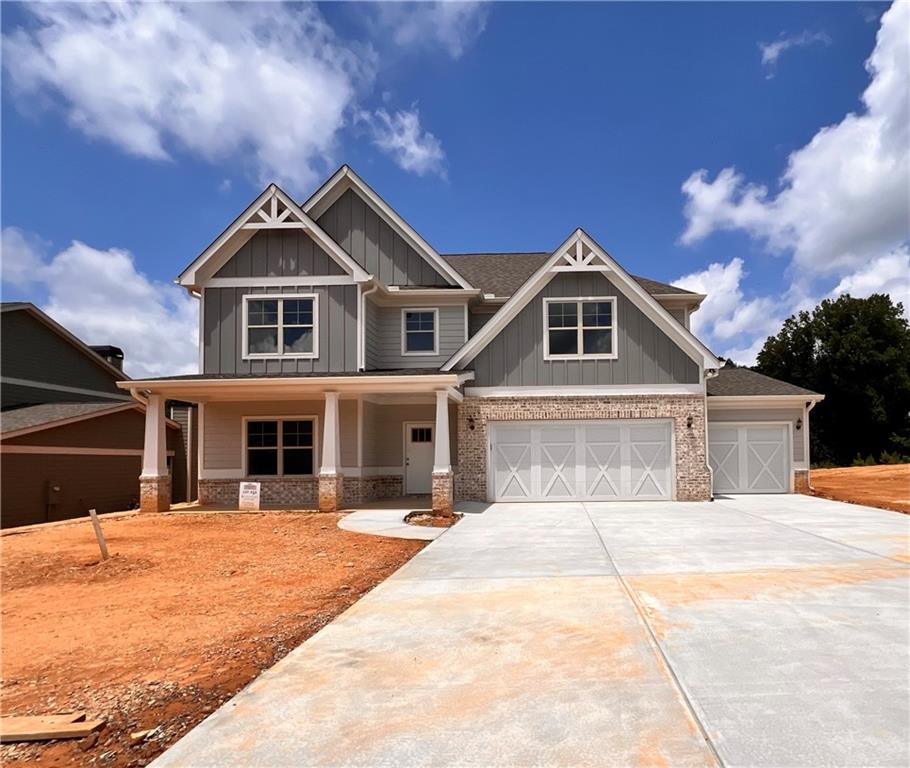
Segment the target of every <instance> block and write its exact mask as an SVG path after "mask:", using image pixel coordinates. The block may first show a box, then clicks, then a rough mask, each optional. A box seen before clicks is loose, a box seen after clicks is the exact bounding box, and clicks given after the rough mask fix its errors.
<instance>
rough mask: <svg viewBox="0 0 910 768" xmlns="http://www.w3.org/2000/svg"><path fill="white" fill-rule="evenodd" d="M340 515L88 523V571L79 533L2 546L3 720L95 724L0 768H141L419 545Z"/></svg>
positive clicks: (28, 536) (7, 759) (72, 529)
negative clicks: (358, 529) (58, 718)
mask: <svg viewBox="0 0 910 768" xmlns="http://www.w3.org/2000/svg"><path fill="white" fill-rule="evenodd" d="M339 517H340V515H335V514H310V513H294V512H268V513H256V514H218V513H214V514H190V513H171V514H162V515H148V516H146V515H133V516H127V517H121V518H108V519H104V518H102V526H103V527H104V532H105V535H106V537H107V541H108V546H109V548H110V551H111V554H112V558H111V559H110V560H108V561H106V562H103V563H102V562H99V561H100V555H99V551H98V545H97V543H96V541H95V537H94V534H93V532H92V526H91V524H90V523H89V522H88V521H85V522H84V523H83V522H79V523H74V524H67V525H63V526H59V527H50V528H45V529H43V530H33V531H30V532H27V533H21V534H13V535H6V536H4V537H3V538H2V543H0V546H2V621H3V623H2V675H3V690H2V694H0V704H2V711H3V715H4V716H8V715H32V714H50V713H56V712H66V711H72V710H80V711H85V712H86V713H87V714H88V716H89V717H90V718H92V717H102V718H104V719H106V721H107V725H106V727H105V728H104V729H103V730H102V731H101V732H100V733H99V734H98V738H97V739H93V738H91V737H90V738H89V739H87V740H84V741H83V742H77V741H59V742H49V743H43V744H36V743H33V744H12V745H3V746H2V747H0V761H2V762H3V763H4V764H5V765H11V766H13V765H25V764H26V763H27V764H29V765H42V766H65V765H85V764H97V765H103V766H141V765H145V764H147V763H149V762H150V761H151V760H152V759H153V758H154V757H155V756H156V755H158V754H159V753H161V752H162V751H163V750H164V749H165V748H166V747H168V746H169V745H170V744H172V743H173V742H174V741H176V740H177V739H178V738H179V737H181V736H182V735H183V734H184V733H185V732H186V731H188V730H189V729H190V728H192V727H193V726H194V725H196V724H197V723H198V722H200V721H201V720H202V719H203V718H205V717H206V716H207V715H208V714H209V713H210V712H211V711H212V710H214V709H215V708H216V707H217V706H218V705H219V704H220V703H221V702H223V701H225V700H226V699H228V698H229V697H230V696H232V695H233V694H234V693H235V692H236V691H238V690H239V689H240V688H242V687H243V686H244V685H246V684H247V683H248V682H249V681H250V680H252V679H253V678H254V677H255V676H256V675H258V674H259V672H261V671H262V670H264V669H266V668H268V667H270V666H271V665H272V664H274V663H275V662H276V661H277V660H278V659H280V658H281V657H282V656H284V655H285V654H286V653H287V652H288V651H290V650H291V649H293V648H294V647H296V646H297V645H299V644H300V643H301V642H302V641H303V640H305V639H306V638H307V637H309V636H310V635H312V634H313V633H315V632H316V631H318V630H319V629H320V628H321V627H323V626H324V625H325V624H327V623H328V622H329V621H331V620H332V619H333V618H334V617H335V616H337V615H338V614H339V613H341V612H342V611H344V610H345V609H346V608H348V607H349V606H350V605H351V604H353V603H354V602H356V601H357V599H358V598H359V597H360V596H361V595H362V594H364V593H365V592H367V591H369V590H370V589H372V588H373V587H374V586H375V585H376V584H378V583H379V582H381V581H382V580H384V579H385V578H386V577H387V576H388V575H389V574H391V573H392V572H393V571H395V570H396V569H397V568H398V567H399V566H401V565H402V564H403V563H404V562H406V561H407V560H408V559H410V558H411V557H412V556H413V555H414V554H416V553H417V552H418V551H419V550H420V549H421V548H422V547H423V546H424V545H425V542H418V541H405V540H401V539H385V538H380V537H376V536H363V535H360V534H355V533H349V532H346V531H342V530H340V529H339V528H338V527H337V525H336V523H337V521H338V519H339ZM141 731H152V733H150V734H148V735H146V737H145V738H142V739H139V738H137V739H134V740H131V738H130V734H134V733H137V732H141ZM131 741H134V742H135V743H131Z"/></svg>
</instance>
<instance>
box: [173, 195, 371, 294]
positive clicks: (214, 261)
mask: <svg viewBox="0 0 910 768" xmlns="http://www.w3.org/2000/svg"><path fill="white" fill-rule="evenodd" d="M264 229H302V230H304V231H305V232H306V233H307V234H308V235H310V237H312V238H313V240H314V241H315V242H316V243H318V244H319V245H320V246H321V247H322V249H323V250H324V251H325V252H326V253H328V254H329V256H330V257H331V258H332V259H334V260H335V261H336V262H338V264H339V265H340V266H341V267H342V269H344V271H345V272H347V273H348V274H349V275H351V277H353V278H354V280H355V281H357V282H367V281H368V280H370V279H371V277H372V276H371V275H368V274H367V273H366V271H365V270H364V269H363V267H361V266H360V265H359V264H358V263H357V262H356V261H355V260H354V259H352V258H351V257H350V256H349V255H348V254H347V252H345V250H344V249H343V248H342V247H341V246H340V245H338V243H336V242H335V241H334V240H333V239H332V238H331V237H329V236H328V234H326V232H325V231H324V230H323V229H322V228H321V227H320V226H319V225H318V224H317V223H316V222H315V221H314V220H313V219H312V218H310V216H309V215H308V214H307V213H305V212H304V211H303V210H302V209H301V208H300V206H299V205H297V203H296V202H294V200H293V199H291V197H290V196H289V195H288V194H287V193H286V192H285V191H284V190H283V189H281V187H279V186H278V185H277V184H269V186H267V187H266V188H265V189H264V190H263V191H262V193H261V194H260V195H259V196H258V197H257V198H256V199H255V200H253V202H252V203H250V204H249V205H248V206H247V207H246V209H245V210H244V211H243V213H241V214H240V215H239V216H238V217H237V218H236V219H234V221H232V222H231V223H230V225H228V227H227V229H225V230H224V231H223V232H222V233H221V234H220V235H218V237H216V238H215V239H214V240H213V241H212V242H211V243H210V244H209V246H208V247H207V248H206V249H205V250H204V251H203V252H202V253H200V254H199V255H198V256H197V257H196V258H195V259H194V260H193V261H192V262H191V263H190V264H189V266H187V267H186V269H184V270H183V271H182V272H181V273H180V274H179V275H178V276H177V282H178V283H179V284H180V285H183V286H186V287H187V288H194V287H197V286H198V285H199V284H200V282H204V280H205V279H207V278H208V277H211V276H212V275H213V274H214V273H215V272H217V271H218V270H219V269H220V268H221V267H222V266H223V265H224V264H225V263H226V262H227V261H228V259H230V258H231V256H233V255H234V254H235V253H237V251H238V250H240V248H241V247H242V246H243V245H244V244H245V243H246V242H247V241H248V240H249V239H250V238H251V237H252V236H253V235H254V234H255V233H256V232H258V231H261V230H264Z"/></svg>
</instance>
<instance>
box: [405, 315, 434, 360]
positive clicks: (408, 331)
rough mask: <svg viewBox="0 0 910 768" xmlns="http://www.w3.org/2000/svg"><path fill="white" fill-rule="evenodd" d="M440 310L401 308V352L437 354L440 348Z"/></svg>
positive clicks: (408, 353)
mask: <svg viewBox="0 0 910 768" xmlns="http://www.w3.org/2000/svg"><path fill="white" fill-rule="evenodd" d="M438 321H439V310H437V309H435V308H433V309H403V310H401V354H403V355H435V354H438V350H439V322H438Z"/></svg>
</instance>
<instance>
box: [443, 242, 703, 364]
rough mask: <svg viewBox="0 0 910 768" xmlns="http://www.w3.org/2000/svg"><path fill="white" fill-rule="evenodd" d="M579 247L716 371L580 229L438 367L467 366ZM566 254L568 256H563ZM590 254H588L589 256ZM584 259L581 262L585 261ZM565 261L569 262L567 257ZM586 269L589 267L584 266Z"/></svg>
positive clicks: (676, 323)
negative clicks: (586, 251) (592, 254)
mask: <svg viewBox="0 0 910 768" xmlns="http://www.w3.org/2000/svg"><path fill="white" fill-rule="evenodd" d="M581 246H584V247H587V248H588V250H589V252H593V253H594V255H595V256H596V257H597V258H598V259H599V260H600V261H601V262H602V263H603V264H604V265H605V267H606V268H607V269H609V270H610V277H611V279H612V280H614V281H615V282H616V284H617V287H618V288H619V289H620V290H621V291H622V292H623V294H624V295H625V296H626V298H628V299H629V301H631V302H632V304H634V305H635V306H636V307H637V308H638V309H639V310H641V312H642V313H644V314H645V316H647V317H648V318H649V319H651V320H652V321H653V322H654V324H655V325H656V326H657V327H658V328H660V329H661V330H662V331H663V332H664V333H666V334H667V336H669V337H670V339H671V340H672V341H674V342H675V343H676V344H677V345H678V346H679V347H680V349H682V350H683V351H684V352H686V354H687V355H689V357H691V358H692V359H693V360H694V361H695V362H696V363H698V364H699V366H700V367H702V368H709V369H716V368H720V361H719V360H718V359H717V358H716V357H715V356H714V354H713V353H712V352H711V350H709V349H708V348H707V347H706V346H705V345H704V344H702V343H701V341H699V340H698V339H697V338H696V337H695V336H694V335H693V334H692V332H691V331H689V330H687V329H686V328H685V327H684V326H683V325H682V324H681V323H680V322H679V321H677V320H676V319H675V318H674V317H673V315H671V314H670V313H669V312H668V311H667V309H666V308H665V307H663V306H661V304H660V303H659V302H658V301H657V300H656V299H655V298H654V297H653V296H651V294H649V293H648V292H647V291H646V290H645V289H644V288H642V287H641V285H640V284H639V283H638V282H637V281H636V280H635V279H634V278H633V277H631V275H629V273H628V272H626V271H625V270H624V269H623V268H622V267H621V266H620V265H619V264H618V263H617V262H616V261H615V260H614V259H613V258H612V257H611V256H610V255H609V254H608V253H607V252H606V251H605V250H604V249H603V248H601V247H600V245H598V244H597V243H596V242H595V241H594V240H593V239H592V238H591V237H589V236H588V235H587V234H586V233H585V232H584V231H583V230H581V229H576V230H575V232H573V233H572V234H571V235H570V236H569V237H568V238H567V239H566V240H565V242H563V243H562V245H560V246H559V248H557V249H556V250H555V251H553V254H552V255H551V256H550V258H549V259H547V261H546V262H545V263H544V264H543V265H541V267H540V268H539V269H538V270H537V271H536V272H535V273H534V274H533V275H531V277H529V278H528V279H527V280H526V281H525V283H524V285H522V286H521V288H519V289H518V290H517V291H516V292H515V293H514V294H513V295H512V297H511V298H510V299H509V300H508V301H507V302H506V303H505V304H504V305H503V306H502V308H501V309H500V310H499V312H497V313H496V314H495V315H493V317H492V318H491V319H490V320H489V321H488V322H487V323H486V324H485V325H484V326H483V327H482V328H481V329H480V330H479V331H478V332H477V333H476V334H475V335H474V336H473V338H472V339H471V340H470V341H468V343H467V344H465V345H464V346H463V347H462V348H461V349H459V350H458V351H457V352H456V353H455V354H454V355H452V357H450V358H449V359H448V360H447V361H446V362H445V363H444V364H443V366H442V368H441V370H443V371H449V370H452V369H453V368H454V367H455V366H457V365H461V366H464V365H467V363H469V362H470V361H471V360H473V359H474V357H476V356H477V354H478V353H479V352H480V351H481V350H482V349H483V348H484V347H485V346H486V345H487V344H489V342H490V341H492V340H493V338H495V337H496V336H497V335H498V334H499V333H500V331H502V330H503V329H504V328H505V327H506V325H508V323H509V322H510V321H511V320H512V319H513V318H514V317H515V316H516V315H517V314H518V313H519V312H520V311H521V310H522V309H524V307H525V306H527V304H528V303H530V301H531V300H532V299H533V298H534V297H535V296H536V295H537V294H538V293H540V291H541V289H542V288H543V287H544V286H545V285H546V284H547V283H549V282H550V280H552V279H553V277H554V276H555V275H556V274H558V273H557V272H555V271H554V268H555V267H557V266H559V265H560V262H561V261H566V260H567V258H569V257H570V256H571V250H572V249H574V250H575V254H576V256H575V260H574V261H575V262H578V261H579V259H578V253H579V250H580V248H581ZM567 254H568V256H567ZM590 255H591V253H589V254H588V257H590ZM588 257H584V258H582V259H581V262H585V261H587V259H588ZM569 260H571V259H570V258H569ZM584 266H590V264H584Z"/></svg>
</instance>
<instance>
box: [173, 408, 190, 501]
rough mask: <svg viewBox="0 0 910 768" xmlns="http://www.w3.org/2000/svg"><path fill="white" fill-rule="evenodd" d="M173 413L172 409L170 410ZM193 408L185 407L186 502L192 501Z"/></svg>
mask: <svg viewBox="0 0 910 768" xmlns="http://www.w3.org/2000/svg"><path fill="white" fill-rule="evenodd" d="M171 412H173V409H171ZM192 488H193V406H192V405H188V406H187V407H186V500H187V501H192V500H193V493H192Z"/></svg>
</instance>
